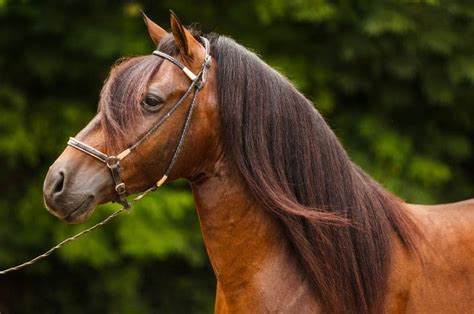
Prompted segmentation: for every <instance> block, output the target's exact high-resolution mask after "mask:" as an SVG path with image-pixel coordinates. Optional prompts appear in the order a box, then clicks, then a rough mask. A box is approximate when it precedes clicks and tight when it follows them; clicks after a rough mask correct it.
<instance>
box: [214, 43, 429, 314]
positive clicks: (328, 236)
mask: <svg viewBox="0 0 474 314" xmlns="http://www.w3.org/2000/svg"><path fill="white" fill-rule="evenodd" d="M209 38H210V40H211V47H212V56H213V58H214V60H215V62H217V93H218V106H219V116H220V125H221V126H222V127H221V129H220V131H221V136H222V138H221V141H222V143H223V146H224V153H225V155H226V156H227V158H228V159H229V160H230V161H231V163H232V164H233V165H234V166H235V167H236V170H237V171H238V173H240V175H241V176H242V178H243V179H244V182H245V183H246V185H247V188H248V190H249V192H250V194H251V195H252V196H253V198H254V199H255V200H256V201H257V202H259V203H260V204H261V206H262V207H263V208H264V209H265V210H267V211H269V212H270V213H272V214H273V215H275V216H276V217H278V219H279V221H280V222H281V224H282V225H283V227H284V229H285V231H286V233H287V236H288V239H289V241H290V243H291V245H292V247H293V249H294V252H295V254H296V255H297V256H298V257H299V261H300V263H301V265H302V267H303V268H304V269H305V271H306V273H307V276H308V278H309V279H310V281H311V283H312V286H313V288H314V293H315V294H316V295H317V296H318V297H319V299H320V301H321V302H322V305H323V308H325V309H326V312H329V313H382V312H383V303H384V299H385V295H386V292H387V277H388V272H389V269H390V265H391V259H392V249H393V247H392V244H393V238H392V237H393V234H394V233H395V234H396V235H397V236H398V238H399V239H400V240H401V243H403V244H404V245H405V246H406V247H407V248H408V249H409V250H410V251H411V252H415V251H416V243H417V241H416V239H417V238H418V237H419V235H420V232H419V230H418V229H417V227H416V225H415V223H414V222H413V220H412V219H411V217H410V216H409V214H408V212H407V211H406V210H405V208H404V206H403V203H402V202H401V201H400V200H399V199H397V198H396V197H395V196H393V195H391V194H390V193H388V192H387V191H386V190H385V189H383V188H382V187H381V186H380V185H379V184H378V183H376V182H375V181H374V180H373V179H372V178H370V177H369V176H368V175H367V174H366V173H364V171H362V170H361V169H360V168H359V167H357V166H356V165H354V164H353V163H352V162H351V160H350V159H349V157H348V155H347V153H346V151H345V150H344V148H343V147H342V145H341V144H340V142H339V141H338V139H337V137H336V136H335V134H334V133H333V132H332V130H331V129H330V128H329V126H328V124H327V123H326V122H325V121H324V119H323V117H322V116H321V114H320V113H319V112H318V111H317V110H316V109H315V108H314V106H313V105H312V104H311V103H310V102H309V101H308V100H307V99H306V98H305V97H304V96H303V95H302V94H301V93H299V92H298V91H297V90H296V89H295V88H294V87H293V86H292V84H291V83H290V82H289V81H288V80H287V79H286V78H284V77H283V76H282V75H280V74H279V73H278V72H276V71H275V70H273V69H272V68H270V67H269V66H268V65H267V64H265V63H264V62H263V61H262V60H261V59H260V58H259V57H258V56H256V55H255V54H254V53H252V52H250V51H249V50H247V49H245V48H244V47H242V46H240V45H239V44H237V43H236V42H235V41H234V40H232V39H230V38H227V37H224V36H217V35H211V36H209Z"/></svg>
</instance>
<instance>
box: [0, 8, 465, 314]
mask: <svg viewBox="0 0 474 314" xmlns="http://www.w3.org/2000/svg"><path fill="white" fill-rule="evenodd" d="M169 8H171V9H173V10H174V11H175V12H177V13H178V15H179V16H180V17H181V19H182V20H183V21H185V22H188V23H191V22H194V21H197V22H199V27H200V28H201V29H202V30H203V31H205V32H210V31H215V32H218V33H222V34H227V35H230V36H232V37H234V38H235V39H236V40H238V41H239V42H241V43H242V44H244V45H246V46H247V47H250V48H251V49H253V50H254V51H256V52H258V53H259V54H260V55H261V56H262V57H263V59H265V60H266V61H267V62H268V63H269V64H271V65H272V66H274V67H276V68H277V69H279V70H280V71H281V72H283V73H284V74H285V75H287V76H288V77H289V78H290V79H291V80H292V81H293V82H294V83H295V84H296V86H297V87H298V88H299V89H300V90H301V91H303V92H304V93H305V95H307V96H308V97H309V98H310V99H312V100H313V101H314V103H315V105H316V107H317V108H318V109H319V110H320V111H321V112H322V113H323V114H324V115H325V117H326V118H327V120H328V122H329V123H330V125H331V126H332V127H333V128H334V129H335V131H336V133H337V134H338V136H339V137H340V138H341V140H342V141H343V143H344V144H345V146H346V147H347V149H348V150H349V153H350V155H351V156H352V158H353V159H354V161H355V162H356V163H358V164H359V165H361V166H362V167H363V168H364V169H365V170H366V171H368V172H369V173H370V174H371V175H373V176H374V177H375V178H376V179H377V180H379V181H380V182H382V183H383V184H384V185H385V186H386V187H387V188H389V189H390V190H392V191H393V192H395V193H396V194H398V195H400V196H401V197H403V198H405V199H406V200H408V201H410V202H423V203H435V202H445V201H455V200H459V199H463V198H468V197H472V196H473V195H474V193H473V190H474V189H473V187H474V179H473V173H474V169H473V168H474V167H473V164H474V163H473V161H474V158H473V153H472V152H473V145H474V141H473V138H474V123H473V118H474V100H473V99H474V40H473V38H474V2H472V1H467V0H466V1H460V0H459V1H438V0H425V1H422V0H419V1H399V0H397V1H375V0H373V1H348V0H341V1H329V0H242V1H217V0H214V1H211V0H204V1H176V0H175V1H171V0H163V1H160V2H158V1H139V2H129V1H110V2H107V1H104V0H99V1H92V0H90V1H84V0H81V1H78V0H67V1H41V2H40V1H31V0H22V1H10V0H0V165H1V166H0V186H1V190H0V191H1V192H0V268H6V267H8V266H10V265H12V264H16V263H18V262H22V261H24V260H25V259H27V258H30V257H32V256H33V255H35V254H37V253H39V252H41V251H43V250H45V249H46V248H49V247H50V246H52V245H53V244H54V243H56V242H58V241H60V240H62V239H63V238H64V237H66V236H68V235H71V234H73V233H75V232H76V231H78V230H80V229H83V228H84V227H85V226H69V225H64V224H62V223H61V222H59V221H58V220H56V219H55V218H53V217H52V216H50V215H49V214H48V213H47V212H46V210H45V209H44V207H43V205H42V194H41V193H42V192H41V189H42V181H43V178H44V176H45V174H46V171H47V168H48V166H49V165H50V164H51V163H52V162H53V161H54V159H55V158H56V156H58V155H59V153H60V152H61V151H62V150H63V149H64V146H65V143H66V140H67V138H68V136H70V135H73V134H75V133H76V132H77V131H79V130H80V129H81V128H82V127H83V126H84V125H85V124H86V123H87V121H89V120H90V119H91V117H92V116H93V115H94V113H95V111H96V104H97V100H98V94H99V91H100V88H101V85H102V82H103V80H104V79H105V78H106V76H107V73H108V71H109V69H110V66H111V65H112V64H113V62H114V61H115V60H116V59H118V58H119V57H122V56H130V55H139V54H148V53H150V51H151V50H152V48H153V46H152V44H151V42H150V40H149V39H148V36H147V33H146V30H145V27H144V25H143V22H142V20H141V17H140V15H139V10H140V9H144V10H146V11H147V12H148V14H149V15H150V16H151V17H152V18H153V19H154V20H155V21H157V22H158V23H160V24H161V25H163V26H165V27H168V25H169V22H168V21H169V17H168V11H167V10H168V9H169ZM113 207H114V206H113V205H106V206H102V207H101V208H99V209H98V210H97V211H96V213H95V214H94V216H93V218H92V219H91V221H90V222H88V223H87V225H90V224H92V223H94V222H96V221H98V220H99V219H100V218H103V217H104V216H105V215H106V214H108V213H110V211H111V210H112V209H113ZM214 288H215V283H214V277H213V274H212V271H211V269H210V266H209V264H208V260H207V256H206V252H205V249H204V246H203V244H202V239H201V236H200V231H199V226H198V222H197V218H196V215H195V213H194V209H193V200H192V197H191V194H190V191H189V188H188V186H187V184H186V183H185V182H177V183H175V184H173V185H171V186H168V187H165V188H163V189H162V190H160V191H159V192H157V193H155V194H154V195H153V196H151V197H148V198H146V199H145V200H144V201H143V202H141V203H140V204H138V205H137V206H136V208H135V210H134V211H133V213H132V214H130V215H128V216H122V217H121V218H119V219H117V220H116V221H114V222H113V223H111V224H110V225H108V226H106V227H105V228H103V230H101V231H99V232H96V233H94V234H91V235H90V236H88V237H86V238H84V239H82V240H80V241H78V242H77V243H73V244H71V245H69V246H67V247H66V248H64V249H62V250H61V251H59V252H58V254H55V255H54V256H53V257H51V258H49V259H48V260H47V261H43V262H41V263H39V264H37V265H35V266H34V267H31V268H28V269H26V270H23V271H21V272H18V273H14V274H10V275H7V276H4V277H0V312H1V313H31V312H39V313H99V312H104V313H209V312H211V311H212V306H213V294H214Z"/></svg>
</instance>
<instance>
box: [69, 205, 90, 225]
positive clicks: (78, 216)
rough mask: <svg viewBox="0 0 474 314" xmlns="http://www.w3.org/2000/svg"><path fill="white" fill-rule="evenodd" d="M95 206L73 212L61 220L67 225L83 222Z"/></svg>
mask: <svg viewBox="0 0 474 314" xmlns="http://www.w3.org/2000/svg"><path fill="white" fill-rule="evenodd" d="M94 209H95V205H94V206H92V207H90V208H88V209H86V210H84V211H80V212H78V211H74V212H72V213H71V214H69V215H67V216H66V217H64V218H62V219H61V220H62V221H64V222H66V223H68V224H80V223H83V222H85V221H86V220H87V219H89V217H90V216H91V215H92V213H93V212H94Z"/></svg>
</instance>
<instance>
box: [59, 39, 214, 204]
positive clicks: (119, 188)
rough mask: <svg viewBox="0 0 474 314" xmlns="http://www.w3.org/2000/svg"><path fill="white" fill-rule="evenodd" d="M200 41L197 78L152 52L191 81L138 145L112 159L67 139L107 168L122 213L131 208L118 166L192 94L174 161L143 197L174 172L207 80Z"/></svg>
mask: <svg viewBox="0 0 474 314" xmlns="http://www.w3.org/2000/svg"><path fill="white" fill-rule="evenodd" d="M201 41H202V43H203V44H204V48H205V49H206V57H205V58H204V61H203V63H202V65H201V69H200V71H199V73H198V74H194V73H193V72H192V71H191V70H190V69H188V68H187V67H186V66H184V65H183V64H182V63H181V62H179V61H178V60H176V59H175V58H173V57H172V56H170V55H167V54H166V53H163V52H161V51H158V50H155V51H153V53H152V54H153V55H155V56H158V57H161V58H163V59H166V60H168V61H170V62H171V63H173V64H174V65H176V66H177V67H179V68H180V69H181V71H183V73H184V74H185V75H186V76H187V77H188V78H189V79H190V80H191V84H190V85H189V87H188V89H187V90H186V92H185V93H184V94H183V96H181V98H180V99H179V100H178V101H177V102H176V104H174V106H173V107H172V108H171V109H170V110H169V111H168V112H167V113H166V114H165V115H164V116H163V117H162V118H161V119H160V120H159V121H158V122H157V123H156V124H155V125H154V126H153V127H152V128H151V129H149V130H148V131H147V133H145V134H144V135H143V136H142V137H141V138H140V139H139V140H138V141H136V142H135V143H134V144H133V145H131V146H130V147H129V148H127V149H125V150H123V151H122V152H120V153H119V154H117V155H115V156H109V155H107V154H105V153H103V152H101V151H99V150H98V149H95V148H94V147H92V146H90V145H87V144H86V143H84V142H81V141H79V140H77V139H75V138H74V137H70V138H69V141H68V142H67V144H68V145H69V146H71V147H74V148H75V149H77V150H79V151H81V152H83V153H86V154H88V155H90V156H92V157H94V158H96V159H97V160H99V161H101V162H103V163H104V164H106V165H107V167H108V168H109V169H110V173H111V175H112V179H113V180H114V185H115V191H116V192H117V195H118V200H117V202H118V203H120V204H122V205H123V206H124V207H125V209H127V210H130V204H129V203H128V201H127V196H128V193H127V189H126V186H125V183H124V182H123V180H122V178H121V176H120V171H121V166H120V161H121V160H122V159H124V158H125V157H127V156H128V155H129V154H130V153H131V152H132V151H134V150H135V149H136V148H137V147H138V146H139V145H141V144H143V143H144V142H145V140H146V139H147V138H148V137H149V136H150V135H151V134H153V133H154V132H155V131H156V130H157V129H158V128H159V127H160V126H161V125H163V123H164V122H165V121H166V120H167V119H168V118H169V117H170V116H171V115H172V114H173V113H174V112H175V111H176V109H178V107H179V106H180V105H181V104H182V103H183V102H184V100H185V99H186V98H187V97H188V96H189V95H190V94H191V92H193V96H192V100H191V105H190V106H189V109H188V113H187V115H186V120H185V122H184V125H183V129H182V131H181V135H180V137H179V141H178V144H177V146H176V148H175V151H174V153H173V157H172V158H171V161H170V163H169V164H168V167H167V168H166V171H165V173H164V175H163V176H162V177H161V179H159V180H158V181H157V182H156V184H154V185H153V186H151V187H150V188H149V189H147V190H146V191H145V192H144V193H146V192H148V191H151V190H154V189H156V188H157V187H159V186H161V185H162V184H163V183H164V182H165V181H166V179H167V178H168V176H169V174H170V172H171V169H172V168H173V166H174V164H175V162H176V160H177V158H178V155H179V153H180V152H181V149H182V146H183V142H184V137H185V135H186V132H187V130H188V128H189V123H190V121H191V116H192V114H193V111H194V107H195V103H196V99H197V95H198V93H199V91H200V90H201V89H202V87H203V86H204V83H205V79H206V72H207V69H208V68H209V66H210V64H211V56H210V47H209V41H208V40H207V39H206V38H204V37H201Z"/></svg>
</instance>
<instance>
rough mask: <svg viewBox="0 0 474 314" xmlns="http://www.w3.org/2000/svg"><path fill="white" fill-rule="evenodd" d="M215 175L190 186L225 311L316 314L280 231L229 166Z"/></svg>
mask: <svg viewBox="0 0 474 314" xmlns="http://www.w3.org/2000/svg"><path fill="white" fill-rule="evenodd" d="M217 173H218V174H217V175H213V176H206V177H205V178H201V179H199V180H197V181H193V182H192V184H191V186H192V189H193V194H194V199H195V202H196V208H197V213H198V217H199V221H200V225H201V230H202V234H203V238H204V242H205V245H206V249H207V252H208V254H209V258H210V261H211V264H212V267H213V269H214V272H215V274H216V277H217V280H218V285H219V291H221V292H222V293H223V294H224V299H225V302H226V305H227V307H228V308H229V309H230V310H237V311H244V310H247V311H249V310H251V311H257V309H259V308H260V309H261V310H262V311H271V312H273V311H278V310H283V309H284V310H290V309H294V310H297V309H301V307H304V309H305V310H308V309H309V310H310V312H312V313H315V312H316V311H317V309H318V308H319V307H318V306H317V304H316V303H315V301H314V296H313V294H312V292H311V291H310V288H309V285H308V283H307V282H306V281H305V276H304V274H303V273H302V272H301V268H300V267H299V264H298V261H297V260H296V258H295V257H294V254H292V250H291V247H290V245H289V242H288V240H287V238H286V236H285V232H284V230H283V228H282V226H281V225H280V224H279V223H278V221H277V220H276V218H275V217H273V216H271V215H270V214H269V213H268V212H267V211H265V210H264V209H262V208H260V207H259V206H258V205H257V204H256V203H255V202H254V201H253V200H252V199H251V198H250V196H249V195H248V193H247V191H246V189H245V188H244V186H243V183H242V182H241V180H240V179H239V177H238V175H236V174H235V173H234V172H232V171H229V169H228V168H227V167H225V166H222V167H220V169H219V170H218V171H217ZM295 287H296V288H295ZM300 312H301V311H300Z"/></svg>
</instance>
